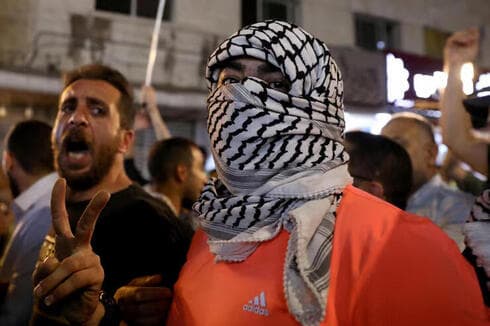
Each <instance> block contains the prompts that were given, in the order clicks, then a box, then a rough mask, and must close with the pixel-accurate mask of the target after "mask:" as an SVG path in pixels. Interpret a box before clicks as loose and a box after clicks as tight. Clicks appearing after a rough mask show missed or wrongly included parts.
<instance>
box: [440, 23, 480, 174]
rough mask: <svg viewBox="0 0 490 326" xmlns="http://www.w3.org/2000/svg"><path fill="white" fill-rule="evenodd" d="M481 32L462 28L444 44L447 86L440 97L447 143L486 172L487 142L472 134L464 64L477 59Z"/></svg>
mask: <svg viewBox="0 0 490 326" xmlns="http://www.w3.org/2000/svg"><path fill="white" fill-rule="evenodd" d="M478 42H479V33H478V30H477V29H475V28H471V29H467V30H464V31H459V32H456V33H454V34H453V35H452V36H450V37H449V38H448V39H447V41H446V46H445V47H444V70H445V72H446V73H447V74H448V80H447V86H446V89H445V90H444V91H443V94H442V98H441V111H442V116H441V120H440V123H441V127H442V136H443V139H444V143H445V144H446V145H447V146H448V147H449V148H451V150H452V151H453V152H454V153H455V154H456V156H458V157H459V158H460V159H461V160H463V161H465V162H467V163H468V164H470V165H471V166H472V167H473V168H474V169H475V170H477V171H479V172H481V173H483V174H487V173H488V171H487V144H485V143H483V142H479V141H476V140H475V139H474V137H473V136H472V134H471V129H472V126H471V120H470V115H469V114H468V113H467V112H466V111H465V109H464V107H463V103H462V101H463V99H464V98H465V95H464V93H463V87H462V82H461V78H460V72H461V67H462V66H463V64H464V63H466V62H473V63H474V62H475V59H476V56H477V53H478V47H479V46H478Z"/></svg>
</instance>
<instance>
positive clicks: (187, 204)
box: [182, 197, 196, 211]
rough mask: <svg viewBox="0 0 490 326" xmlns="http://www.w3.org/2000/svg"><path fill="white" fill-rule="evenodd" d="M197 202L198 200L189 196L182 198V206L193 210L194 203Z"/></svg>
mask: <svg viewBox="0 0 490 326" xmlns="http://www.w3.org/2000/svg"><path fill="white" fill-rule="evenodd" d="M195 202H196V201H195V200H192V199H190V198H188V197H184V198H182V207H183V208H185V209H188V210H190V211H192V205H194V203H195Z"/></svg>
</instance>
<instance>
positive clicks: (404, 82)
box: [386, 53, 410, 103]
mask: <svg viewBox="0 0 490 326" xmlns="http://www.w3.org/2000/svg"><path fill="white" fill-rule="evenodd" d="M409 75H410V74H409V72H408V70H407V69H406V68H405V65H404V64H403V60H402V59H399V58H396V57H395V56H394V55H393V54H391V53H388V54H387V55H386V79H387V81H386V83H387V88H388V89H387V99H388V102H389V103H393V102H395V101H396V100H402V99H403V98H404V96H405V92H406V91H408V89H409V88H410V84H409V83H408V76H409Z"/></svg>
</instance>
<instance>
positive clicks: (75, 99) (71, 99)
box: [59, 97, 77, 106]
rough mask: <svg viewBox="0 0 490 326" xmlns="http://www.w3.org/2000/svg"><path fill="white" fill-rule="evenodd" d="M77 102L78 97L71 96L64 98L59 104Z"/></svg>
mask: <svg viewBox="0 0 490 326" xmlns="http://www.w3.org/2000/svg"><path fill="white" fill-rule="evenodd" d="M74 103H77V98H76V97H69V98H66V99H64V100H63V101H62V102H60V103H59V106H61V105H63V104H74Z"/></svg>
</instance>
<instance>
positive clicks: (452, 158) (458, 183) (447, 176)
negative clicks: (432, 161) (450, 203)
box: [439, 150, 485, 196]
mask: <svg viewBox="0 0 490 326" xmlns="http://www.w3.org/2000/svg"><path fill="white" fill-rule="evenodd" d="M439 173H440V174H441V177H442V179H443V180H444V181H445V182H446V183H448V184H449V185H451V186H452V187H453V188H456V189H460V190H461V191H464V192H467V193H470V194H472V195H474V196H478V195H479V194H481V192H482V191H483V190H484V189H485V181H484V180H482V179H481V178H478V177H476V176H475V174H474V172H473V170H472V169H471V167H469V166H468V164H466V163H465V162H464V161H462V160H460V159H458V157H456V155H454V153H453V152H452V151H451V150H448V151H447V152H446V156H445V157H444V161H443V162H442V165H441V167H440V169H439Z"/></svg>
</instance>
